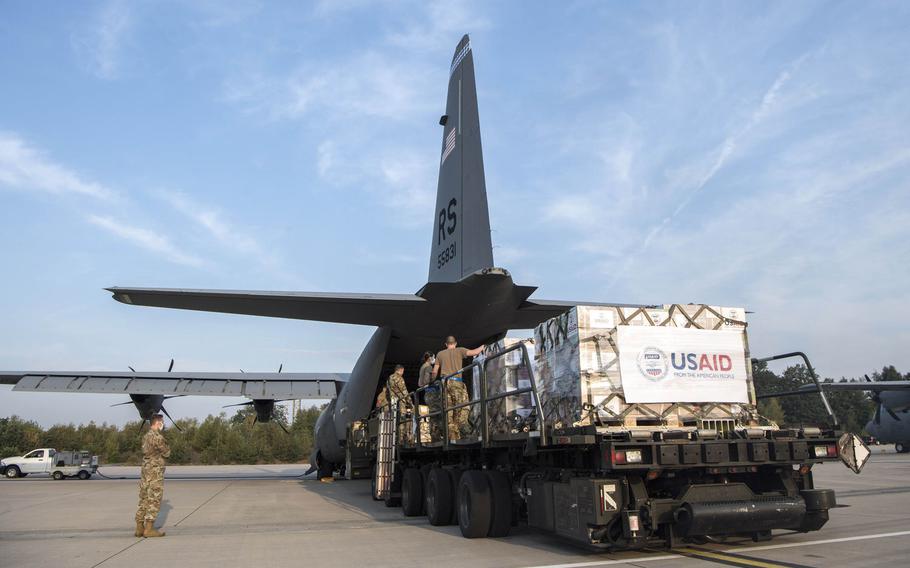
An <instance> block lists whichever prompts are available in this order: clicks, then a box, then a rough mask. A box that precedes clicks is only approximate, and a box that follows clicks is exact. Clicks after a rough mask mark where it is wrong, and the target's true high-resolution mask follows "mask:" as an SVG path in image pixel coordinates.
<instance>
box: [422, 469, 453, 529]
mask: <svg viewBox="0 0 910 568" xmlns="http://www.w3.org/2000/svg"><path fill="white" fill-rule="evenodd" d="M426 502H427V519H429V521H430V524H431V525H433V526H435V527H441V526H445V525H450V524H452V505H453V504H454V503H455V487H454V485H453V484H452V476H451V475H449V472H448V471H446V470H444V469H442V468H438V467H434V468H433V469H431V470H430V474H429V475H428V476H427V487H426Z"/></svg>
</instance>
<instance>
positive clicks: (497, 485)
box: [485, 470, 512, 537]
mask: <svg viewBox="0 0 910 568" xmlns="http://www.w3.org/2000/svg"><path fill="white" fill-rule="evenodd" d="M485 473H486V475H487V480H489V482H490V490H491V491H492V502H493V515H492V518H491V520H490V533H489V535H488V536H492V537H501V536H508V534H509V531H510V530H512V480H511V479H509V476H508V474H506V473H505V472H502V471H496V470H487V471H486V472H485Z"/></svg>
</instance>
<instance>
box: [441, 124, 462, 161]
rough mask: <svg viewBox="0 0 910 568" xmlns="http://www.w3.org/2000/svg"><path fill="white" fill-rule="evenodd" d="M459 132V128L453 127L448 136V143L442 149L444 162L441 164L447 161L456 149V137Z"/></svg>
mask: <svg viewBox="0 0 910 568" xmlns="http://www.w3.org/2000/svg"><path fill="white" fill-rule="evenodd" d="M457 134H458V129H457V128H452V130H451V132H449V134H448V136H446V145H445V148H443V149H442V162H440V166H441V165H442V164H444V163H446V158H448V157H449V154H451V153H452V150H454V149H455V138H456V137H457Z"/></svg>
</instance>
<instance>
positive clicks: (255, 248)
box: [160, 191, 266, 259]
mask: <svg viewBox="0 0 910 568" xmlns="http://www.w3.org/2000/svg"><path fill="white" fill-rule="evenodd" d="M160 195H161V196H162V197H163V198H164V199H165V200H166V201H167V202H168V203H170V204H171V206H172V207H174V209H176V210H177V211H179V212H180V213H182V214H183V215H185V216H187V217H188V218H190V219H191V220H193V221H194V222H195V223H196V224H197V225H198V226H199V227H200V228H202V229H203V230H204V231H205V232H206V233H208V235H209V236H210V237H212V238H213V239H215V240H216V241H217V242H218V243H220V244H221V245H223V246H225V247H227V248H229V249H231V250H233V251H237V252H240V253H242V254H246V255H252V256H256V257H257V258H260V259H264V258H266V255H265V254H264V251H263V248H262V247H261V246H260V244H259V243H258V242H257V241H256V239H255V238H253V237H252V236H250V235H247V234H245V233H243V232H242V231H240V230H239V229H237V228H236V227H234V226H232V225H231V224H230V223H228V222H227V221H225V220H224V216H223V215H222V213H221V212H219V211H217V210H215V209H212V208H210V207H206V206H203V205H201V204H199V203H197V202H195V201H193V200H192V199H191V198H190V197H188V196H186V195H185V194H183V193H176V192H170V191H162V192H160Z"/></svg>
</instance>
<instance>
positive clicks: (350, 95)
mask: <svg viewBox="0 0 910 568" xmlns="http://www.w3.org/2000/svg"><path fill="white" fill-rule="evenodd" d="M436 71H438V70H436ZM428 75H429V76H431V77H433V76H434V75H433V73H432V72H431V70H430V69H428V68H427V67H426V66H424V65H423V64H421V63H419V62H416V61H414V60H413V59H412V60H403V59H401V58H396V57H392V56H389V55H385V54H381V53H378V52H375V51H369V52H366V53H363V54H360V55H358V56H355V57H353V58H351V59H349V60H347V61H332V62H322V61H320V62H315V61H312V60H311V61H309V62H307V63H305V64H303V65H301V66H299V67H298V68H296V69H294V70H293V71H290V72H289V73H288V74H286V75H281V74H275V75H268V74H264V73H262V72H259V71H256V72H252V73H248V74H246V75H241V76H235V77H233V78H231V79H229V80H228V81H227V82H226V83H225V87H224V99H225V100H226V101H228V102H231V103H235V104H238V105H239V106H241V107H242V108H243V109H244V110H245V111H247V112H251V113H255V114H265V115H266V116H267V117H268V118H269V119H271V120H299V119H303V118H305V117H306V118H310V119H311V118H312V117H319V118H322V119H329V120H332V119H335V120H346V121H351V120H354V121H362V120H368V119H391V120H405V119H408V118H411V117H414V116H416V115H419V114H421V113H427V112H429V111H430V110H431V109H433V108H435V106H434V105H433V104H432V102H431V101H430V100H429V99H428V97H427V94H428V93H430V92H433V91H432V90H431V89H430V88H429V87H430V83H429V80H428ZM436 75H440V74H439V73H436ZM403 78H407V79H406V80H405V79H403Z"/></svg>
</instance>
